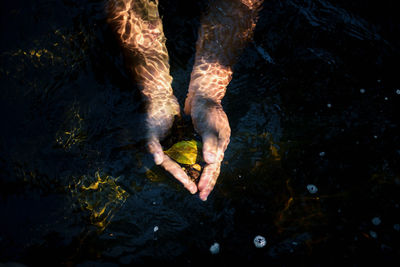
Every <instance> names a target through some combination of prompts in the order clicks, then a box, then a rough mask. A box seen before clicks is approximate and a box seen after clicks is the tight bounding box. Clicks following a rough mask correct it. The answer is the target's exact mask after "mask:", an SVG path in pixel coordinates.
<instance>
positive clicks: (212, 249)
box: [210, 242, 219, 255]
mask: <svg viewBox="0 0 400 267" xmlns="http://www.w3.org/2000/svg"><path fill="white" fill-rule="evenodd" d="M210 252H211V254H213V255H215V254H218V253H219V244H218V243H217V242H215V243H214V244H212V245H211V247H210Z"/></svg>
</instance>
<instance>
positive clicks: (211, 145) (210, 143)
mask: <svg viewBox="0 0 400 267" xmlns="http://www.w3.org/2000/svg"><path fill="white" fill-rule="evenodd" d="M202 139H203V158H204V161H205V162H207V163H208V164H212V163H215V162H216V161H217V147H218V138H217V136H215V135H214V134H206V135H203V138H202Z"/></svg>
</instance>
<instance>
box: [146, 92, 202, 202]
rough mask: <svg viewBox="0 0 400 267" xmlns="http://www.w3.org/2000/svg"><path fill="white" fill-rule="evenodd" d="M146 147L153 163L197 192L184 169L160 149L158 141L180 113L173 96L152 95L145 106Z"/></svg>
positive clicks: (190, 189)
mask: <svg viewBox="0 0 400 267" xmlns="http://www.w3.org/2000/svg"><path fill="white" fill-rule="evenodd" d="M146 111H147V114H146V121H145V127H146V132H147V136H146V140H147V141H146V147H147V150H148V151H149V152H150V153H151V154H152V156H153V159H154V162H155V164H157V165H161V166H162V167H163V168H164V169H165V170H166V171H168V172H169V173H170V174H171V175H172V176H174V177H175V178H176V179H177V180H178V181H179V182H181V183H182V184H183V186H184V187H185V188H186V189H187V190H189V192H190V193H192V194H195V193H196V192H197V186H196V184H195V183H194V182H193V181H192V180H190V179H189V177H188V176H187V174H186V173H185V171H184V170H182V168H181V167H180V166H179V165H178V163H176V162H175V161H174V160H172V159H171V158H170V157H168V156H167V155H166V154H165V153H164V152H163V149H162V146H161V144H160V141H161V140H162V139H163V138H164V137H165V136H166V135H167V134H168V132H169V130H170V128H171V127H172V124H173V122H174V117H175V116H179V115H180V109H179V104H178V102H177V100H176V98H175V97H174V96H171V97H169V98H168V97H163V98H157V97H153V98H152V99H151V100H150V101H148V102H147V106H146Z"/></svg>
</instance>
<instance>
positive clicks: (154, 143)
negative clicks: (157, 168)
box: [147, 139, 164, 165]
mask: <svg viewBox="0 0 400 267" xmlns="http://www.w3.org/2000/svg"><path fill="white" fill-rule="evenodd" d="M147 150H148V151H149V152H150V153H151V154H152V155H153V158H154V162H155V164H157V165H160V164H161V163H163V161H164V152H163V150H162V147H161V144H160V142H159V141H158V140H157V139H151V140H149V141H148V142H147Z"/></svg>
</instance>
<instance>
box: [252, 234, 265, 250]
mask: <svg viewBox="0 0 400 267" xmlns="http://www.w3.org/2000/svg"><path fill="white" fill-rule="evenodd" d="M266 244H267V240H265V237H263V236H260V235H258V236H256V237H255V238H254V245H255V246H256V248H262V247H264V246H265V245H266Z"/></svg>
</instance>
